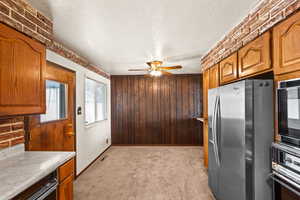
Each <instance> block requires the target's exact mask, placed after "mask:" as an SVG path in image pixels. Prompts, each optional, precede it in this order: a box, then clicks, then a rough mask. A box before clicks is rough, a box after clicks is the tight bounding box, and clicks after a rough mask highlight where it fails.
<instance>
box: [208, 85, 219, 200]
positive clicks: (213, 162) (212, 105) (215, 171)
mask: <svg viewBox="0 0 300 200" xmlns="http://www.w3.org/2000/svg"><path fill="white" fill-rule="evenodd" d="M217 97H218V88H215V89H210V90H209V91H208V139H209V142H208V182H209V187H210V189H211V190H212V193H213V194H214V195H215V197H217V198H218V177H219V165H218V163H217V157H216V151H215V139H214V136H213V131H215V130H214V129H215V128H214V126H215V111H216V103H217Z"/></svg>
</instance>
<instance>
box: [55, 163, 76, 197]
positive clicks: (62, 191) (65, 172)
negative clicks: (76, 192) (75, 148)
mask: <svg viewBox="0 0 300 200" xmlns="http://www.w3.org/2000/svg"><path fill="white" fill-rule="evenodd" d="M74 171H75V160H74V158H73V159H71V160H69V161H68V162H66V163H65V164H64V165H62V166H60V167H59V168H58V179H59V186H58V200H72V199H73V180H74V176H75V172H74Z"/></svg>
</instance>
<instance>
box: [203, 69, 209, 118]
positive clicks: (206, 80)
mask: <svg viewBox="0 0 300 200" xmlns="http://www.w3.org/2000/svg"><path fill="white" fill-rule="evenodd" d="M208 88H209V70H205V71H204V72H203V118H204V119H207V117H208Z"/></svg>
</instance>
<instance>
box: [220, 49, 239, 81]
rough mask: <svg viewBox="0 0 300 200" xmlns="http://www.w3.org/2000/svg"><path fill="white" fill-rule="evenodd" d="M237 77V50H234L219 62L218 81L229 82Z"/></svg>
mask: <svg viewBox="0 0 300 200" xmlns="http://www.w3.org/2000/svg"><path fill="white" fill-rule="evenodd" d="M237 78H238V73H237V52H235V53H234V54H232V55H230V56H229V57H227V58H225V59H224V60H222V61H221V62H220V83H221V84H225V83H230V82H232V81H234V80H236V79H237Z"/></svg>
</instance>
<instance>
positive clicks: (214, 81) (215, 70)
mask: <svg viewBox="0 0 300 200" xmlns="http://www.w3.org/2000/svg"><path fill="white" fill-rule="evenodd" d="M216 87H219V64H216V65H214V66H213V67H211V68H210V69H209V89H211V88H216Z"/></svg>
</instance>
